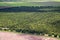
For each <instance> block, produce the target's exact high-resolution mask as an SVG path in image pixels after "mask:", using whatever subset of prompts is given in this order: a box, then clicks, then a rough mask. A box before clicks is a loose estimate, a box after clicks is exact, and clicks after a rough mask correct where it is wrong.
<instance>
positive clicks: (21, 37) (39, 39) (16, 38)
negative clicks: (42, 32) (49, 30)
mask: <svg viewBox="0 0 60 40" xmlns="http://www.w3.org/2000/svg"><path fill="white" fill-rule="evenodd" d="M0 40H58V39H57V38H51V37H44V36H36V35H28V34H17V33H10V32H0Z"/></svg>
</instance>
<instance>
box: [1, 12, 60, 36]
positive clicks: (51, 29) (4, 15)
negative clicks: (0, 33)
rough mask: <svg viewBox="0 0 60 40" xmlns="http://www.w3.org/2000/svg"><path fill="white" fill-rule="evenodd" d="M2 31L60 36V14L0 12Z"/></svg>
mask: <svg viewBox="0 0 60 40" xmlns="http://www.w3.org/2000/svg"><path fill="white" fill-rule="evenodd" d="M0 30H4V31H12V32H13V31H15V32H19V33H20V32H21V33H29V34H49V36H51V35H55V36H56V35H60V13H59V12H0Z"/></svg>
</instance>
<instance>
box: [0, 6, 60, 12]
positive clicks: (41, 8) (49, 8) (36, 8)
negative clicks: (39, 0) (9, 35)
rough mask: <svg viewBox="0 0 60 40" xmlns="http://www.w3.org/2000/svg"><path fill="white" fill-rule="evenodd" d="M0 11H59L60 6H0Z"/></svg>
mask: <svg viewBox="0 0 60 40" xmlns="http://www.w3.org/2000/svg"><path fill="white" fill-rule="evenodd" d="M0 12H60V7H54V6H19V7H6V8H4V7H3V8H0Z"/></svg>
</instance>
